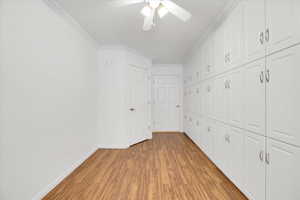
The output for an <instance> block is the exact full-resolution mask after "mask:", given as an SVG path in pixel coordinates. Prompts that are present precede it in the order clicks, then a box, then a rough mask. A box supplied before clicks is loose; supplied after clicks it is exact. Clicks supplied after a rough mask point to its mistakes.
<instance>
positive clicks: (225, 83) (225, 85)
mask: <svg viewBox="0 0 300 200" xmlns="http://www.w3.org/2000/svg"><path fill="white" fill-rule="evenodd" d="M224 88H225V89H227V81H225V82H224Z"/></svg>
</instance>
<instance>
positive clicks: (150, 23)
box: [143, 9, 155, 31]
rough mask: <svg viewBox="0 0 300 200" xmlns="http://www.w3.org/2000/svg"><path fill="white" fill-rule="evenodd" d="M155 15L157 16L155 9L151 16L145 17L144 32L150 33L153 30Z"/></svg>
mask: <svg viewBox="0 0 300 200" xmlns="http://www.w3.org/2000/svg"><path fill="white" fill-rule="evenodd" d="M154 14H155V9H152V11H151V14H150V15H149V16H147V17H145V20H144V26H143V30H144V31H150V30H151V29H152V27H153V25H154Z"/></svg>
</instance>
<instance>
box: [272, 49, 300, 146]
mask: <svg viewBox="0 0 300 200" xmlns="http://www.w3.org/2000/svg"><path fill="white" fill-rule="evenodd" d="M299 63H300V46H296V47H293V48H290V49H287V50H284V51H281V52H279V53H277V54H274V55H272V56H270V57H268V58H267V79H268V81H267V116H268V120H267V127H268V128H267V129H268V133H267V135H268V136H269V137H271V138H276V139H278V140H281V141H284V142H287V143H290V144H294V145H300V123H299V119H300V104H299V102H300V78H299V74H300V67H299Z"/></svg>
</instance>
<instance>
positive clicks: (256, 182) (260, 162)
mask: <svg viewBox="0 0 300 200" xmlns="http://www.w3.org/2000/svg"><path fill="white" fill-rule="evenodd" d="M264 153H265V138H264V137H263V136H259V135H255V134H252V133H247V134H246V135H245V158H244V159H245V163H244V164H245V187H244V190H245V191H244V192H245V194H246V195H247V197H248V198H249V199H253V200H264V199H265V191H266V189H265V183H266V174H265V169H266V165H265V161H264V157H263V155H264Z"/></svg>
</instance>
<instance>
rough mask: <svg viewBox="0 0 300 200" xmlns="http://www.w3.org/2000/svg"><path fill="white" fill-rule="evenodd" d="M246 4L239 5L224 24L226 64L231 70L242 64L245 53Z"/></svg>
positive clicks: (226, 67)
mask: <svg viewBox="0 0 300 200" xmlns="http://www.w3.org/2000/svg"><path fill="white" fill-rule="evenodd" d="M243 15H244V4H242V3H241V4H238V5H237V7H236V8H235V9H234V10H233V11H232V12H231V14H230V15H229V17H228V19H227V20H226V22H225V23H224V63H225V69H231V68H233V67H236V66H238V65H239V64H241V62H242V58H243V53H244V29H243V21H244V20H243Z"/></svg>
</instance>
